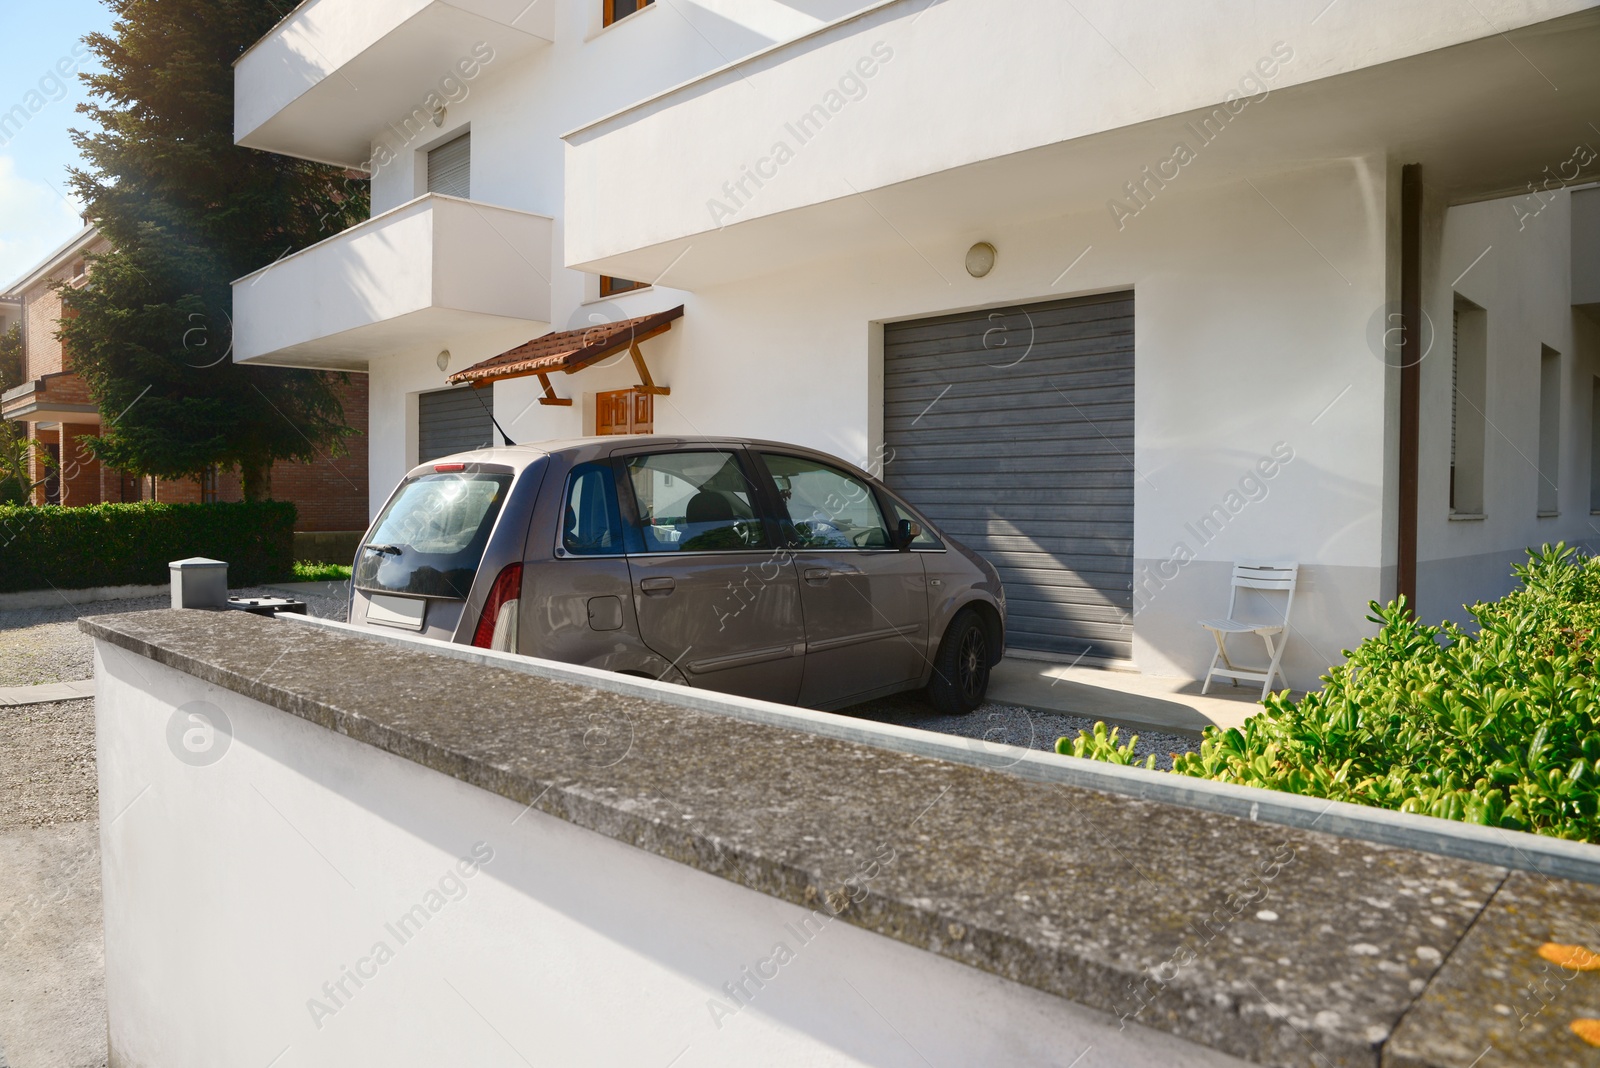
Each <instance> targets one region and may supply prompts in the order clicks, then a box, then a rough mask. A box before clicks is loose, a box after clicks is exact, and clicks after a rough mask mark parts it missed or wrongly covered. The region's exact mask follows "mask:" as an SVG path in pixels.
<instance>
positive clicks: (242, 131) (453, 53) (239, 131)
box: [233, 0, 556, 167]
mask: <svg viewBox="0 0 1600 1068" xmlns="http://www.w3.org/2000/svg"><path fill="white" fill-rule="evenodd" d="M555 7H556V5H555V4H554V3H553V2H551V0H539V2H537V3H529V2H528V0H450V2H448V3H445V2H442V0H382V2H381V3H373V2H370V0H306V2H305V3H302V4H301V5H300V6H298V7H296V8H295V9H294V10H293V11H291V12H290V13H289V14H288V15H287V16H286V17H285V18H284V19H283V21H281V22H279V23H278V24H277V25H276V26H274V27H273V28H272V31H271V32H270V33H268V34H267V35H266V36H265V37H263V38H262V39H261V40H259V41H257V42H256V43H255V44H254V45H253V46H251V48H250V49H249V50H248V51H246V52H245V54H244V55H242V56H241V57H239V60H238V62H237V63H235V65H234V112H233V136H234V141H235V142H236V143H238V144H241V145H245V146H247V147H249V148H259V149H262V150H263V151H267V152H279V153H282V154H284V155H288V156H298V157H300V158H302V159H313V160H321V161H322V162H324V163H334V164H339V165H341V166H347V167H363V166H365V165H366V163H367V160H368V159H369V157H370V156H371V154H372V150H373V142H374V141H375V140H377V139H379V138H380V137H381V131H383V130H385V129H388V128H391V126H392V128H394V129H396V130H399V131H402V132H403V131H404V130H405V129H406V127H407V124H408V123H409V124H410V126H411V127H413V128H420V127H422V126H425V125H426V123H427V122H428V121H429V119H430V117H431V113H430V106H431V103H432V101H430V97H431V98H433V99H434V100H437V101H441V102H443V103H445V104H447V105H448V104H451V103H457V102H459V101H460V100H461V99H464V97H465V94H467V93H470V92H471V91H472V88H473V83H474V81H475V80H476V79H478V78H483V77H490V76H492V75H493V74H494V73H495V72H497V71H499V70H501V69H503V68H510V67H513V66H515V65H516V63H517V61H518V60H519V59H520V58H521V57H523V56H525V55H527V54H529V53H531V52H533V51H534V50H536V49H538V48H540V47H542V46H543V45H545V44H547V43H548V42H549V41H551V40H552V39H553V38H554V34H555V29H554V26H555V19H554V15H555ZM463 64H464V65H463ZM469 72H470V73H469Z"/></svg>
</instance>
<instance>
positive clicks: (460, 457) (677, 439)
mask: <svg viewBox="0 0 1600 1068" xmlns="http://www.w3.org/2000/svg"><path fill="white" fill-rule="evenodd" d="M700 444H705V445H738V446H748V447H755V448H770V449H782V450H785V451H789V452H803V453H810V454H812V455H814V456H821V457H826V458H828V459H829V460H832V461H833V462H835V463H842V464H844V465H845V466H847V467H850V468H852V469H854V470H856V471H861V473H862V474H867V472H865V471H862V469H861V468H860V466H859V465H857V464H853V463H851V462H850V461H848V460H845V459H843V458H842V457H839V456H836V455H834V454H833V453H830V452H825V451H823V450H821V449H815V448H811V447H810V446H807V445H796V444H794V443H793V442H787V441H769V440H766V439H763V438H735V437H726V436H716V435H709V434H708V435H700V434H628V435H615V434H613V435H596V436H593V437H581V438H555V439H551V440H548V441H536V442H528V443H527V444H523V445H494V446H490V447H488V448H483V449H471V450H468V451H466V452H456V453H451V454H449V455H448V456H437V457H434V458H433V459H431V460H429V461H428V462H427V463H422V464H418V465H417V466H416V467H414V468H412V469H411V471H410V472H408V475H409V474H412V473H415V472H418V471H425V470H426V469H428V468H430V467H432V466H433V465H434V464H439V463H459V462H467V463H482V464H505V465H506V466H508V467H512V468H515V469H517V470H521V469H522V468H524V467H526V466H528V465H529V464H531V463H533V462H534V461H535V460H538V459H539V458H540V457H543V456H555V457H559V456H562V455H565V454H569V453H574V452H580V451H584V450H587V449H592V448H594V447H595V446H600V445H612V446H613V447H614V448H617V449H628V450H629V451H632V450H634V449H649V448H651V447H653V446H672V445H700ZM869 477H870V476H869Z"/></svg>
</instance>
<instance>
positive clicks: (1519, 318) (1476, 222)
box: [1417, 161, 1600, 621]
mask: <svg viewBox="0 0 1600 1068" xmlns="http://www.w3.org/2000/svg"><path fill="white" fill-rule="evenodd" d="M1552 162H1553V163H1559V162H1560V161H1552ZM1430 236H1431V237H1432V241H1431V242H1430V243H1429V246H1428V248H1427V249H1426V256H1427V260H1426V261H1425V277H1428V278H1431V279H1432V282H1431V285H1430V286H1429V288H1428V294H1427V309H1426V310H1427V312H1428V315H1429V317H1430V319H1431V321H1432V326H1433V329H1434V345H1433V349H1432V350H1431V352H1430V353H1429V355H1428V357H1427V358H1426V359H1425V360H1424V362H1423V365H1422V389H1423V400H1422V435H1421V443H1420V451H1419V457H1420V458H1419V466H1420V470H1421V496H1420V500H1419V502H1418V505H1419V510H1418V514H1419V520H1418V538H1417V540H1418V545H1419V550H1418V556H1419V566H1418V573H1417V599H1418V608H1419V610H1420V613H1421V615H1422V616H1423V618H1425V619H1439V618H1453V619H1457V620H1463V621H1464V620H1465V619H1466V613H1465V612H1464V611H1463V610H1462V605H1463V604H1464V603H1471V602H1472V601H1475V600H1479V599H1488V598H1494V597H1498V596H1499V595H1501V594H1503V593H1505V592H1506V591H1507V590H1509V589H1511V588H1512V586H1514V585H1515V581H1514V580H1513V579H1512V577H1511V565H1512V564H1513V563H1518V562H1521V561H1522V560H1524V559H1526V556H1525V553H1524V550H1525V549H1526V548H1528V547H1534V548H1537V547H1538V546H1540V545H1543V544H1546V543H1550V544H1554V543H1555V542H1558V541H1565V542H1566V543H1567V544H1569V545H1582V546H1587V547H1588V548H1589V549H1590V550H1591V551H1593V550H1594V549H1595V548H1597V547H1600V535H1597V533H1596V530H1595V526H1594V519H1593V518H1592V517H1591V516H1590V508H1591V507H1592V505H1591V501H1590V499H1589V487H1590V462H1591V453H1590V446H1591V427H1592V425H1593V420H1594V417H1595V413H1594V412H1592V411H1591V407H1592V405H1591V400H1592V397H1593V384H1594V380H1595V375H1596V374H1597V373H1600V327H1597V326H1596V324H1595V322H1594V321H1593V320H1591V319H1589V318H1588V317H1587V316H1586V315H1584V313H1582V312H1580V311H1577V310H1575V309H1574V308H1573V307H1572V299H1573V298H1572V275H1571V264H1572V262H1573V261H1572V253H1571V247H1572V246H1571V242H1572V194H1571V193H1569V192H1568V191H1566V190H1564V189H1557V190H1554V191H1549V192H1546V191H1544V190H1540V192H1539V195H1538V196H1537V197H1534V196H1528V197H1513V198H1510V199H1505V200H1492V201H1485V202H1483V203H1480V204H1466V205H1461V206H1458V207H1453V208H1450V209H1449V210H1448V211H1447V212H1444V213H1443V218H1442V219H1441V220H1438V221H1437V225H1436V226H1434V227H1433V228H1432V230H1431V234H1430ZM1480 256H1481V257H1482V258H1481V259H1480V258H1479V257H1480ZM1452 281H1454V285H1453V286H1452ZM1455 294H1460V295H1461V296H1463V297H1465V298H1467V299H1468V300H1470V301H1472V302H1473V303H1474V304H1476V305H1478V306H1479V307H1481V308H1483V309H1484V311H1485V312H1486V314H1487V321H1488V343H1487V355H1488V360H1487V371H1488V382H1487V386H1488V388H1487V390H1486V396H1485V397H1484V405H1485V406H1484V412H1483V417H1484V420H1485V423H1486V430H1487V432H1486V434H1485V446H1484V512H1483V518H1482V519H1479V520H1466V521H1462V520H1456V521H1452V520H1451V519H1450V506H1449V471H1450V418H1451V404H1452V397H1453V391H1452V387H1451V374H1450V372H1451V362H1450V357H1451V314H1452V308H1453V301H1454V295H1455ZM1541 346H1549V347H1550V348H1552V349H1554V350H1556V351H1557V352H1559V353H1560V354H1561V381H1562V398H1561V414H1560V421H1561V466H1560V477H1559V478H1558V479H1557V483H1558V487H1559V512H1560V514H1559V515H1556V516H1546V517H1541V516H1539V514H1538V510H1539V509H1538V491H1539V482H1540V473H1539V467H1538V461H1539V361H1540V352H1541Z"/></svg>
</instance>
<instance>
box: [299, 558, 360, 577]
mask: <svg viewBox="0 0 1600 1068" xmlns="http://www.w3.org/2000/svg"><path fill="white" fill-rule="evenodd" d="M349 577H350V565H349V564H324V563H319V562H318V561H316V560H296V561H295V562H294V580H295V581H296V582H343V581H345V580H346V579H348V578H349Z"/></svg>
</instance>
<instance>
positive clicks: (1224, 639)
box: [1200, 562, 1300, 701]
mask: <svg viewBox="0 0 1600 1068" xmlns="http://www.w3.org/2000/svg"><path fill="white" fill-rule="evenodd" d="M1299 574H1300V565H1299V564H1264V563H1242V562H1241V563H1237V564H1234V565H1233V592H1232V595H1231V596H1230V597H1229V598H1228V618H1227V619H1202V620H1201V621H1200V625H1201V626H1202V627H1204V628H1205V629H1206V630H1209V631H1210V632H1211V636H1212V637H1213V638H1215V639H1216V640H1217V654H1216V655H1215V656H1213V657H1212V658H1211V667H1210V668H1209V669H1208V670H1207V671H1206V680H1205V685H1203V686H1201V687H1200V692H1201V693H1209V692H1210V691H1211V679H1212V677H1213V676H1221V677H1222V678H1225V679H1232V680H1233V684H1234V685H1235V686H1237V685H1239V680H1240V679H1245V680H1247V681H1250V682H1259V683H1261V699H1262V700H1263V701H1265V700H1266V699H1267V694H1268V693H1269V692H1271V690H1272V680H1273V677H1274V676H1276V677H1277V679H1278V681H1279V682H1281V683H1282V684H1283V688H1285V689H1287V688H1288V686H1289V680H1288V679H1286V678H1284V675H1283V669H1282V668H1281V667H1280V666H1279V664H1280V662H1281V661H1282V660H1283V647H1284V645H1285V644H1286V643H1287V640H1288V636H1287V634H1286V633H1285V632H1286V631H1287V630H1288V628H1289V610H1290V609H1291V608H1293V607H1294V586H1295V580H1296V579H1297V578H1298V577H1299ZM1240 590H1261V591H1263V592H1266V593H1282V594H1285V599H1284V603H1283V615H1282V617H1281V618H1279V619H1278V620H1276V621H1272V620H1266V621H1263V620H1260V619H1247V618H1240V616H1241V612H1240V605H1239V591H1240ZM1246 596H1247V597H1248V596H1249V595H1248V594H1247V595H1246ZM1253 599H1255V600H1258V599H1259V598H1253ZM1230 634H1259V635H1260V636H1261V640H1262V641H1264V642H1266V643H1267V659H1268V663H1267V669H1266V670H1265V671H1260V670H1257V669H1254V668H1241V667H1239V666H1237V665H1236V664H1234V662H1233V661H1232V660H1231V659H1229V657H1228V635H1230ZM1219 663H1220V664H1221V665H1222V666H1221V667H1218V666H1217V665H1218V664H1219Z"/></svg>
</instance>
